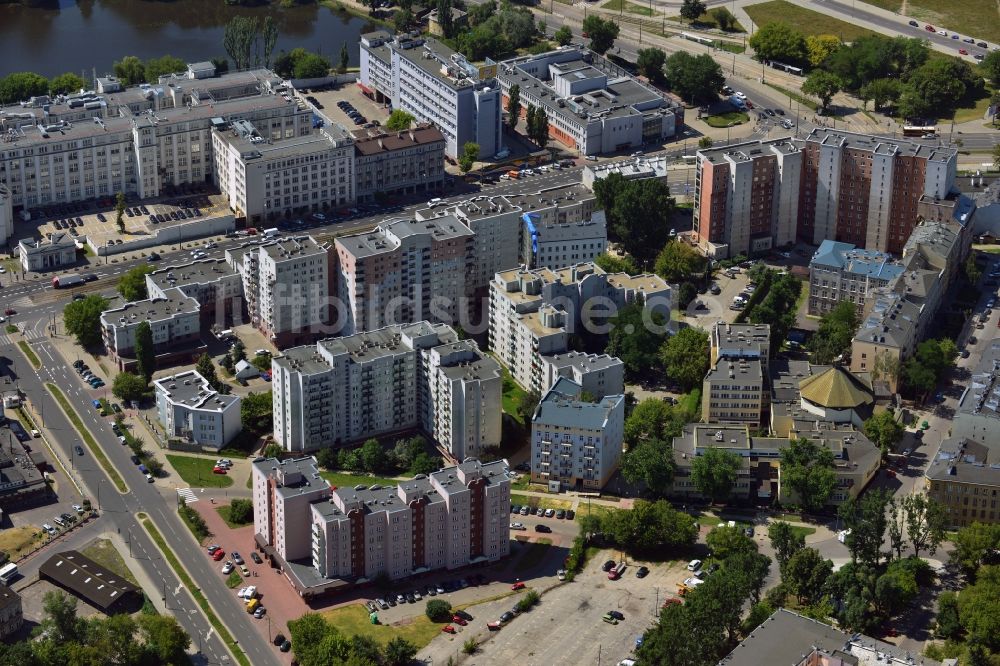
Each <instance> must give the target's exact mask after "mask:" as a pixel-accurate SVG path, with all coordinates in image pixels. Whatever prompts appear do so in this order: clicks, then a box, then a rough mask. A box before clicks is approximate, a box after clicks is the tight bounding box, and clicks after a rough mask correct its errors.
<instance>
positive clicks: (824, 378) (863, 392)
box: [799, 366, 875, 409]
mask: <svg viewBox="0 0 1000 666" xmlns="http://www.w3.org/2000/svg"><path fill="white" fill-rule="evenodd" d="M799 391H800V392H801V394H802V397H803V398H804V399H806V400H808V401H809V402H811V403H813V404H816V405H819V406H820V407H825V408H827V409H854V408H856V407H860V406H861V405H870V404H872V403H873V402H874V401H875V398H874V397H873V396H872V391H871V389H870V388H869V387H868V386H866V385H865V383H864V382H862V381H861V380H860V379H858V378H857V377H855V376H854V375H853V374H851V373H850V372H848V371H847V370H844V369H843V368H841V367H839V366H834V367H832V368H829V369H828V370H825V371H823V372H821V373H819V374H818V375H812V376H811V377H806V378H805V379H803V380H802V381H801V382H799Z"/></svg>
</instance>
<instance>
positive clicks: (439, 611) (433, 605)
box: [424, 599, 451, 622]
mask: <svg viewBox="0 0 1000 666" xmlns="http://www.w3.org/2000/svg"><path fill="white" fill-rule="evenodd" d="M424 614H425V615H427V617H428V619H430V621H431V622H448V621H449V620H451V604H450V603H448V602H447V601H445V600H444V599H431V600H430V601H428V602H427V607H426V608H425V609H424Z"/></svg>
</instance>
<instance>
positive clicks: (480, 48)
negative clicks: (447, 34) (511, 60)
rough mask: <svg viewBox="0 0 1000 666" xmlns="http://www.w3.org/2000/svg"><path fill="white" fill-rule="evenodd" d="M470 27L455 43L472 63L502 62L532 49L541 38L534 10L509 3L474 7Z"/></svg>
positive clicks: (470, 16)
mask: <svg viewBox="0 0 1000 666" xmlns="http://www.w3.org/2000/svg"><path fill="white" fill-rule="evenodd" d="M469 25H470V26H471V29H467V30H463V31H462V32H460V33H459V34H458V35H457V36H456V37H455V41H456V43H457V45H458V50H459V51H461V52H462V53H463V54H464V55H465V56H466V57H467V58H469V59H470V60H483V59H484V58H493V59H494V60H498V59H500V58H501V57H503V56H504V54H506V53H510V52H511V51H514V50H516V49H520V48H527V47H529V46H531V45H532V43H533V42H534V41H535V39H536V38H537V37H538V27H537V25H536V24H535V19H534V17H533V16H532V14H531V10H529V9H528V8H527V7H518V6H515V5H512V4H510V3H509V2H505V3H502V4H501V5H500V6H499V7H498V6H497V4H496V3H495V2H486V3H484V4H482V5H476V6H472V7H471V8H470V9H469Z"/></svg>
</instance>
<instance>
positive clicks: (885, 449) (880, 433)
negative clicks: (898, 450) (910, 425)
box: [864, 411, 906, 460]
mask: <svg viewBox="0 0 1000 666" xmlns="http://www.w3.org/2000/svg"><path fill="white" fill-rule="evenodd" d="M864 432H865V436H866V437H868V439H870V440H871V441H872V444H874V445H875V446H877V447H879V449H881V451H882V459H883V460H886V459H888V457H889V453H890V452H891V451H892V449H893V448H894V447H895V446H896V444H898V443H899V442H900V440H902V439H903V433H904V432H906V430H905V428H903V424H901V423H900V422H899V421H897V420H896V417H895V416H894V415H893V413H892V412H890V411H884V412H879V413H878V414H874V415H872V416H870V417H869V418H868V420H866V421H865V423H864Z"/></svg>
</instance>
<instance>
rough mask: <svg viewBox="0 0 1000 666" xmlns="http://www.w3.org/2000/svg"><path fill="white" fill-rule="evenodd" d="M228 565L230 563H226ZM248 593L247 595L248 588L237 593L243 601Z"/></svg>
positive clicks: (243, 588)
mask: <svg viewBox="0 0 1000 666" xmlns="http://www.w3.org/2000/svg"><path fill="white" fill-rule="evenodd" d="M226 564H229V562H226ZM246 593H247V588H245V587H241V588H240V591H239V592H237V593H236V596H238V597H239V598H240V599H242V598H243V597H245V596H246Z"/></svg>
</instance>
